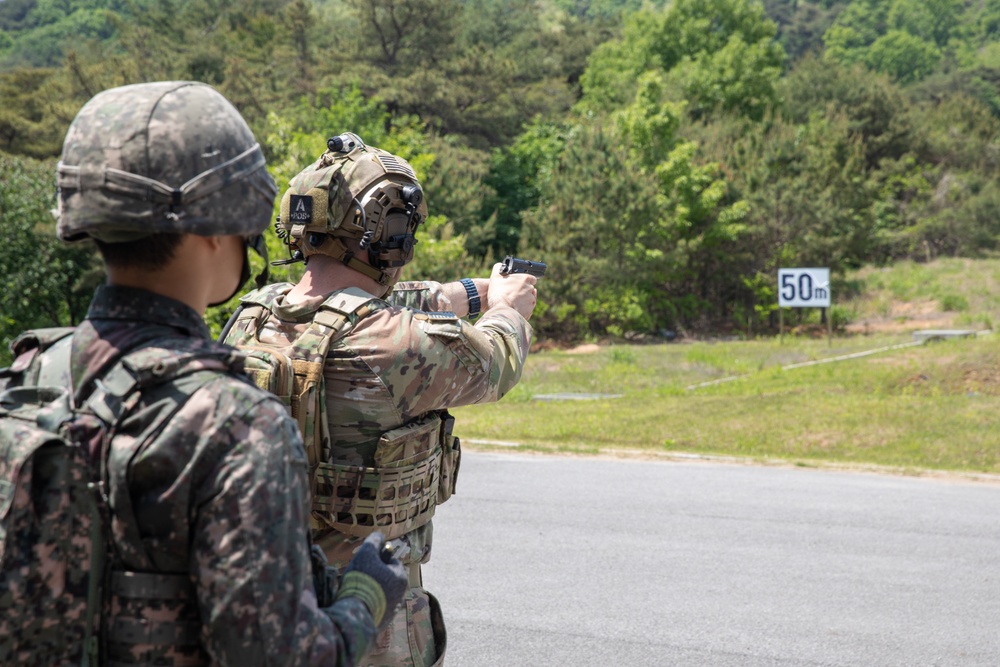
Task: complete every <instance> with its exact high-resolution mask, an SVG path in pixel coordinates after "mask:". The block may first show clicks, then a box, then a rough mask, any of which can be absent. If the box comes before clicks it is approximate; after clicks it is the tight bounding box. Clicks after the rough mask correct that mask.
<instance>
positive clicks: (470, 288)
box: [459, 278, 482, 317]
mask: <svg viewBox="0 0 1000 667" xmlns="http://www.w3.org/2000/svg"><path fill="white" fill-rule="evenodd" d="M459 282H460V283H462V286H463V287H464V288H465V293H466V294H468V295H469V317H475V316H476V315H478V314H479V310H480V308H482V301H481V300H480V298H479V290H477V289H476V283H474V282H472V279H471V278H462V279H461V280H460V281H459Z"/></svg>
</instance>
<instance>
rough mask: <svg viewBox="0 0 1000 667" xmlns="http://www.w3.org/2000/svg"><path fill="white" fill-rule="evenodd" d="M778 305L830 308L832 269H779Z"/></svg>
mask: <svg viewBox="0 0 1000 667" xmlns="http://www.w3.org/2000/svg"><path fill="white" fill-rule="evenodd" d="M778 305H779V306H781V307H782V308H829V307H830V269H778Z"/></svg>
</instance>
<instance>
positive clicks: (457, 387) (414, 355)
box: [227, 282, 531, 667]
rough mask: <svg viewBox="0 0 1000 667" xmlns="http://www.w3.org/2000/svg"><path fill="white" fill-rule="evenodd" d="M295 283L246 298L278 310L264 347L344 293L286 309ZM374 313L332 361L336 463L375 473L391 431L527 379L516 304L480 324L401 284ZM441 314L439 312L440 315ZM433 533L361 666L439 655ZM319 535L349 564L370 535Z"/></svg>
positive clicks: (410, 666) (261, 330)
mask: <svg viewBox="0 0 1000 667" xmlns="http://www.w3.org/2000/svg"><path fill="white" fill-rule="evenodd" d="M291 287H292V286H291V285H289V284H279V285H270V286H268V287H266V288H264V289H263V290H260V291H258V292H256V293H254V294H251V295H248V296H247V297H244V304H245V305H246V304H248V303H261V302H266V303H269V304H271V308H270V314H269V315H268V316H267V319H266V320H265V321H264V322H263V323H261V324H260V325H259V327H258V329H257V332H258V336H259V340H260V341H261V342H266V343H276V344H281V343H286V342H290V341H292V340H294V339H295V338H297V337H298V336H299V335H301V333H302V331H303V330H304V329H305V327H306V326H307V325H308V323H309V322H310V321H311V319H312V318H313V317H314V316H315V314H316V311H317V308H318V307H319V305H320V304H321V303H322V302H323V301H324V300H326V299H330V298H332V297H335V296H336V295H337V293H334V294H333V295H327V296H326V297H317V298H314V299H311V300H306V301H302V302H299V303H295V304H286V303H285V302H284V295H285V294H287V292H288V291H289V290H290V289H291ZM372 299H375V297H374V296H372ZM368 308H369V309H370V312H369V313H368V314H367V315H366V316H364V317H363V318H361V319H360V320H358V321H357V322H356V323H355V324H354V326H353V327H352V328H351V329H350V331H349V332H348V333H347V335H346V336H344V337H342V338H340V339H339V340H336V341H335V342H334V343H333V345H332V346H331V348H330V350H329V352H328V354H327V356H326V362H325V368H324V380H325V390H326V396H325V400H326V408H327V415H329V429H330V438H331V459H332V461H333V462H336V463H339V464H346V465H360V466H366V467H373V466H375V465H376V450H377V446H378V444H379V438H380V436H381V435H382V434H383V433H386V432H387V431H391V430H392V429H395V428H397V427H401V426H404V425H406V424H412V423H414V422H418V421H419V420H421V419H422V418H423V417H424V416H425V415H427V414H428V413H430V412H432V411H435V410H441V409H445V408H449V407H457V406H461V405H470V404H475V403H486V402H490V401H496V400H498V399H499V398H501V397H502V396H503V395H504V394H505V393H507V392H508V391H510V389H511V388H512V387H513V386H514V385H515V384H516V383H517V381H518V379H519V378H520V374H521V369H522V367H523V364H524V360H525V358H526V356H527V354H528V347H529V342H530V338H531V326H530V325H529V324H528V322H527V320H525V319H524V318H523V317H522V316H521V315H520V314H518V313H517V311H515V310H514V309H512V308H509V307H494V308H491V309H489V310H488V311H487V312H486V313H485V314H484V315H483V316H482V318H481V319H480V320H479V321H478V322H477V323H476V325H475V326H473V325H471V324H469V323H467V322H464V321H462V320H460V319H458V318H457V317H455V316H454V315H452V314H451V313H450V312H448V311H450V309H451V303H450V302H449V301H448V299H447V297H445V296H444V295H443V294H442V292H441V289H440V286H439V284H438V283H434V282H426V283H418V282H406V283H399V284H397V285H396V287H395V290H394V291H393V293H392V295H391V297H390V299H389V302H386V301H382V300H378V299H375V300H374V301H372V302H370V303H369V304H368ZM432 312H433V313H438V314H439V315H438V316H430V315H429V314H428V313H432ZM244 323H245V321H244ZM236 326H237V327H239V326H240V324H239V323H237V325H236ZM227 340H228V341H230V342H236V343H237V344H238V345H239V344H241V343H240V341H243V342H246V340H247V338H246V336H245V334H244V332H241V331H239V330H238V329H236V330H234V331H233V332H232V333H231V334H230V336H229V337H228V338H227ZM314 525H315V524H314ZM431 536H432V524H431V523H430V522H427V523H425V524H424V525H422V526H420V527H419V528H416V529H415V530H413V531H412V532H410V533H408V534H407V535H406V536H405V537H404V539H405V540H406V541H408V543H409V545H410V553H409V556H408V557H407V558H404V564H406V565H407V566H408V567H409V569H410V585H411V589H410V591H409V593H408V594H407V597H406V600H405V605H406V614H405V615H404V614H403V613H400V614H397V615H396V617H395V619H394V621H393V625H392V626H391V627H390V628H388V629H387V630H386V631H384V632H383V633H381V634H380V635H379V637H378V638H377V639H376V643H375V645H374V646H373V647H372V649H371V650H370V651H369V652H368V653H367V654H365V655H364V656H363V657H362V658H360V660H359V664H360V665H364V666H365V667H369V666H372V667H422V666H424V665H431V664H435V662H436V661H437V660H438V659H439V657H438V654H439V652H440V651H441V649H442V648H443V647H435V645H434V639H435V632H434V630H435V629H436V630H437V634H438V635H441V636H443V629H444V628H443V621H442V619H441V616H440V611H439V609H438V608H437V601H436V600H435V599H434V598H433V596H431V595H430V594H429V593H428V592H427V591H426V590H424V589H423V585H422V580H421V573H420V564H421V563H426V562H427V560H428V559H429V558H430V553H431ZM314 539H315V540H316V542H317V543H318V544H320V545H321V546H322V547H323V550H324V551H325V552H326V554H327V556H328V557H329V559H330V561H331V564H333V565H335V566H340V565H342V564H344V563H345V562H346V561H347V559H348V558H349V557H350V554H351V552H352V550H353V549H354V548H355V546H356V545H357V543H358V541H359V540H360V539H361V538H360V537H358V536H351V535H347V534H344V533H342V532H338V531H336V530H334V529H332V528H331V527H325V528H320V529H319V530H318V531H314ZM434 625H437V626H438V627H437V628H434V627H433V626H434ZM442 638H443V637H442Z"/></svg>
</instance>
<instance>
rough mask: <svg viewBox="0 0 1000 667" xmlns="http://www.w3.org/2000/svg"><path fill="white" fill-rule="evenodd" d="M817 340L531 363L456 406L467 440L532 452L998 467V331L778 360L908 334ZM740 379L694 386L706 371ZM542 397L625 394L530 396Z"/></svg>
mask: <svg viewBox="0 0 1000 667" xmlns="http://www.w3.org/2000/svg"><path fill="white" fill-rule="evenodd" d="M909 340H910V337H909V336H907V335H898V336H881V337H879V336H874V337H853V338H844V339H835V340H834V346H833V347H832V348H831V347H829V346H828V344H827V341H825V340H808V339H801V338H792V337H786V339H785V342H784V344H781V343H779V342H778V341H777V340H757V341H747V342H738V341H734V342H725V343H704V342H700V343H691V344H671V345H651V346H627V345H616V346H613V347H604V348H601V349H600V351H599V352H596V353H592V354H571V353H568V352H542V353H538V354H533V355H531V356H530V357H529V359H528V363H527V366H526V368H525V372H524V376H523V378H522V381H521V383H520V384H519V385H518V387H517V388H516V389H515V390H514V391H512V392H511V393H510V395H508V396H507V397H506V398H505V399H504V400H503V401H501V402H499V403H497V404H493V405H485V406H472V407H468V408H462V409H460V410H457V411H456V416H457V418H458V428H457V432H458V433H459V435H461V436H463V437H465V438H474V439H483V440H503V441H515V442H519V443H523V445H525V446H526V447H528V448H530V449H532V450H540V451H559V452H577V453H595V452H599V451H601V450H605V449H611V448H615V449H626V448H627V449H634V450H644V451H648V452H650V453H655V452H664V451H668V452H670V451H672V452H691V453H703V454H716V455H731V456H741V457H758V458H768V459H773V458H778V459H784V460H788V461H792V462H795V463H797V464H799V465H816V464H820V463H822V462H837V463H852V464H876V465H887V466H895V467H900V468H905V469H944V470H956V471H976V472H989V473H1000V447H998V445H997V425H998V423H1000V349H998V347H997V341H996V340H995V339H992V337H984V338H980V339H966V340H960V341H949V342H943V343H935V344H929V345H925V346H921V347H913V348H905V349H899V350H893V351H888V352H882V353H879V354H876V355H873V356H868V357H862V358H859V359H853V360H850V361H843V362H837V363H831V364H823V365H817V366H811V367H806V368H798V369H794V370H782V367H783V366H787V365H789V364H794V363H800V362H804V361H810V360H817V359H823V358H827V357H832V356H838V355H844V354H850V353H853V352H859V351H863V350H869V349H874V348H878V347H883V346H889V345H894V344H899V343H902V342H907V341H909ZM734 375H736V376H744V377H742V378H741V379H739V380H737V381H733V382H726V383H723V384H717V385H713V386H709V387H704V388H701V389H696V390H689V389H687V387H689V386H691V385H695V384H698V383H702V382H706V381H709V380H713V379H719V378H725V377H729V376H734ZM550 393H607V394H623V397H622V398H618V399H604V400H594V401H570V400H566V401H554V402H553V401H546V402H542V401H536V400H534V399H533V396H536V395H538V394H550Z"/></svg>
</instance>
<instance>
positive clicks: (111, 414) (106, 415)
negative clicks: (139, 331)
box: [85, 339, 242, 426]
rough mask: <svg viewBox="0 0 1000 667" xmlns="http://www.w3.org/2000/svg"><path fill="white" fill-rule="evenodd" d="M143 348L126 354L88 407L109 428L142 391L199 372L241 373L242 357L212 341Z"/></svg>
mask: <svg viewBox="0 0 1000 667" xmlns="http://www.w3.org/2000/svg"><path fill="white" fill-rule="evenodd" d="M153 343H154V344H153V345H150V346H146V347H142V348H140V349H138V350H133V351H132V352H129V353H127V354H125V356H123V357H122V358H121V359H119V360H118V361H117V362H115V364H114V365H113V366H112V367H111V369H110V370H109V371H108V372H107V373H104V374H103V375H102V376H101V378H100V379H99V380H97V382H96V385H97V388H96V389H95V390H94V392H93V393H92V394H91V395H90V397H89V398H88V399H87V400H86V402H85V403H86V405H87V406H88V407H89V408H90V409H91V410H92V411H93V412H94V414H96V415H97V416H98V417H100V418H101V419H102V420H104V421H105V423H107V424H108V425H109V426H110V425H113V424H115V423H116V422H117V421H118V420H119V419H120V418H121V416H122V415H123V414H125V412H127V411H128V410H130V409H131V408H132V407H133V406H134V405H135V403H136V402H137V401H138V400H139V398H140V396H141V393H142V390H143V389H146V388H147V387H151V386H154V385H158V384H163V383H166V382H171V381H173V380H176V379H177V378H179V377H181V376H184V375H190V374H192V373H196V372H198V371H217V372H238V371H239V370H240V369H241V368H242V355H240V354H239V353H238V352H236V351H235V350H233V349H232V348H228V347H224V346H222V345H219V344H217V343H214V342H212V341H204V340H201V339H191V340H189V341H178V340H176V339H171V341H170V347H159V346H157V345H155V343H156V341H153Z"/></svg>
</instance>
